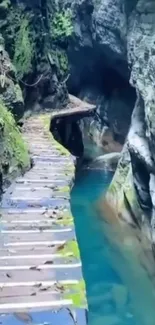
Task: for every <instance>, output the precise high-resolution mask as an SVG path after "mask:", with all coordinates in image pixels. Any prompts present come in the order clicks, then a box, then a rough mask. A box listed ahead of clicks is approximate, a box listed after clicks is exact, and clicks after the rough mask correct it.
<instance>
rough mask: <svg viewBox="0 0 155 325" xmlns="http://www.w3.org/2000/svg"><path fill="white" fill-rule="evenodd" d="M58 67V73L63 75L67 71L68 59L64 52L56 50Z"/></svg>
mask: <svg viewBox="0 0 155 325" xmlns="http://www.w3.org/2000/svg"><path fill="white" fill-rule="evenodd" d="M56 53H57V58H58V65H59V69H60V73H61V74H62V75H63V74H64V73H66V72H67V71H68V58H67V55H66V53H65V52H64V51H60V50H57V52H56Z"/></svg>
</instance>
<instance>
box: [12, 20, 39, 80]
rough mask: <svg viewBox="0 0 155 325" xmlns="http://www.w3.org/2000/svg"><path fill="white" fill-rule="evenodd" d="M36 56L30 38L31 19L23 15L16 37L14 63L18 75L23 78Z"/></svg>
mask: <svg viewBox="0 0 155 325" xmlns="http://www.w3.org/2000/svg"><path fill="white" fill-rule="evenodd" d="M33 57H34V46H33V43H32V40H31V38H30V27H29V20H28V18H27V17H26V16H25V17H23V19H22V21H21V25H20V29H19V31H18V33H17V36H16V39H15V51H14V58H13V63H14V65H15V67H16V69H17V77H18V78H20V79H21V78H22V77H23V76H24V74H27V73H28V72H30V71H31V68H32V60H33Z"/></svg>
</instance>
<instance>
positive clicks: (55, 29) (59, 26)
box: [50, 10, 73, 41]
mask: <svg viewBox="0 0 155 325" xmlns="http://www.w3.org/2000/svg"><path fill="white" fill-rule="evenodd" d="M50 25H51V26H50V31H51V37H52V39H54V40H57V41H60V40H64V39H66V38H68V37H69V36H71V35H72V33H73V24H72V14H71V11H70V10H66V11H59V12H57V13H56V14H55V16H54V18H53V19H51V24H50Z"/></svg>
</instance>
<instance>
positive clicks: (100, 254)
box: [71, 169, 155, 325]
mask: <svg viewBox="0 0 155 325" xmlns="http://www.w3.org/2000/svg"><path fill="white" fill-rule="evenodd" d="M111 179H112V173H111V172H103V170H102V171H101V170H90V169H83V170H82V171H80V172H79V174H78V175H77V177H76V180H75V184H74V187H73V189H72V192H71V209H72V214H73V216H74V222H75V228H76V235H77V239H78V243H79V248H80V254H81V260H82V265H83V275H84V279H85V282H86V291H87V301H88V310H89V312H88V324H89V325H141V324H144V325H152V324H155V321H154V320H153V319H155V318H154V316H155V312H154V311H153V306H155V304H154V303H155V299H154V293H153V294H152V289H151V291H149V290H150V282H149V280H148V278H147V276H146V275H145V274H142V272H141V271H142V270H141V267H140V266H139V264H138V263H137V261H136V262H135V260H134V257H133V258H132V257H131V256H130V252H129V256H127V260H126V261H125V263H124V265H123V258H124V256H123V258H122V256H121V252H119V251H117V250H116V252H115V254H113V253H114V251H113V250H114V248H113V247H112V246H111V244H110V243H109V242H108V240H107V236H105V231H104V220H103V218H101V217H100V216H99V215H98V213H97V209H96V202H97V201H98V199H99V197H100V196H101V195H103V193H104V192H106V190H107V188H108V185H109V183H110V181H111ZM123 249H124V248H123ZM113 256H114V257H115V259H113ZM132 256H133V255H132ZM125 257H126V256H125ZM130 257H131V258H130ZM128 258H129V259H128ZM119 263H120V264H121V263H122V266H121V267H120V265H119ZM130 263H131V265H129V264H130ZM117 264H118V265H117ZM119 269H121V270H122V271H123V272H124V273H126V274H124V275H123V276H120V273H119V272H118V270H119ZM130 269H131V270H133V272H134V270H135V275H134V274H132V271H131V272H130ZM136 273H137V274H136ZM124 279H125V280H124ZM126 279H127V281H126ZM135 279H136V281H135ZM141 280H142V281H141ZM138 281H139V282H138ZM131 283H132V284H131ZM134 283H135V290H133V287H134ZM136 283H137V287H136ZM128 284H129V286H128ZM130 284H131V285H130ZM130 287H131V288H132V292H131V291H130ZM151 288H152V287H151ZM133 291H135V292H133ZM149 292H150V294H149ZM145 293H146V296H144V295H145ZM152 295H153V298H152ZM142 307H143V308H144V309H143V308H142ZM135 311H136V312H135Z"/></svg>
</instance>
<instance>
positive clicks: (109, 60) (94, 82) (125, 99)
mask: <svg viewBox="0 0 155 325" xmlns="http://www.w3.org/2000/svg"><path fill="white" fill-rule="evenodd" d="M65 5H66V6H68V7H71V10H72V14H73V27H74V33H73V36H72V37H71V40H70V42H69V47H68V56H69V63H70V78H69V81H68V87H69V90H70V91H71V93H73V94H75V95H78V96H80V97H81V98H82V99H87V100H90V101H91V102H95V103H97V110H98V113H99V115H100V116H101V117H102V118H103V119H106V120H107V121H108V123H107V126H108V132H111V135H110V139H111V136H112V138H113V140H114V141H117V142H118V144H123V143H124V141H125V143H126V144H125V148H124V150H123V154H122V158H121V160H120V163H119V166H118V168H117V171H116V174H115V176H114V179H113V182H112V184H111V188H110V189H109V192H108V194H107V196H108V198H111V200H112V204H113V203H115V204H113V205H114V206H115V208H116V206H117V209H118V215H119V216H120V215H121V214H122V215H123V214H124V216H126V217H125V218H126V219H127V220H129V219H132V220H131V221H133V217H134V215H135V219H134V222H137V224H138V226H139V227H140V228H141V229H143V230H144V231H145V233H147V237H148V238H149V239H151V240H152V241H154V239H153V238H154V234H153V232H154V230H153V229H154V223H155V221H154V220H155V213H154V211H155V190H154V186H155V99H154V92H155V91H154V89H155V79H154V75H155V60H154V56H155V42H154V34H155V3H154V0H89V1H85V0H76V1H75V0H74V1H72V2H71V1H70V0H66V1H65ZM131 115H132V119H131ZM95 123H96V124H95ZM85 125H86V127H87V129H88V131H90V133H91V136H92V137H94V140H95V141H96V142H98V141H97V140H96V134H98V135H100V144H101V145H102V146H103V148H104V149H105V151H106V148H109V146H108V145H107V144H106V145H105V143H106V141H107V128H106V132H104V131H105V130H104V129H103V126H102V123H101V124H98V121H94V122H93V123H92V121H86V122H85ZM92 125H93V127H92ZM94 125H95V126H94ZM89 126H91V127H90V128H89ZM129 127H130V130H129ZM81 128H83V129H84V128H85V126H84V125H82V126H81ZM96 129H97V130H98V131H97V133H95V131H94V130H96ZM128 131H129V133H128ZM105 133H106V140H105V138H104V136H105ZM101 134H102V136H101ZM108 136H109V135H108ZM118 193H119V194H118ZM120 193H122V196H121V195H120ZM118 203H119V204H118ZM129 207H130V208H129ZM117 209H115V210H117ZM138 209H139V210H138ZM129 210H130V211H129ZM136 211H140V214H139V217H138V212H136ZM127 212H129V215H127V214H128V213H127Z"/></svg>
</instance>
